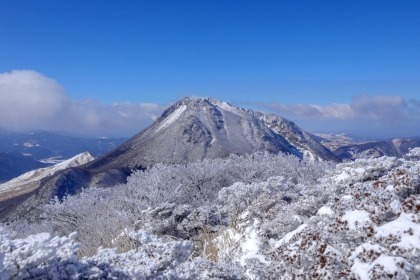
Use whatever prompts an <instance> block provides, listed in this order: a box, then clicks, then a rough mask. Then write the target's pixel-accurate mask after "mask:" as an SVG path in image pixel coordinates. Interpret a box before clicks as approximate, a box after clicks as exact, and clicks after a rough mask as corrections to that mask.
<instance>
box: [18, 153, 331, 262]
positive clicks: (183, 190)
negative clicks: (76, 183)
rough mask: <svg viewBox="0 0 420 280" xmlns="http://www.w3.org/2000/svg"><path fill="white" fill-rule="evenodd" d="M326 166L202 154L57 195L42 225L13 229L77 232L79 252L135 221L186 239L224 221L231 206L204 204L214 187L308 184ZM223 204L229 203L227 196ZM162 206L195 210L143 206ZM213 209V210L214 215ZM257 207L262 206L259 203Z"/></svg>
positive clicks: (265, 156)
mask: <svg viewBox="0 0 420 280" xmlns="http://www.w3.org/2000/svg"><path fill="white" fill-rule="evenodd" d="M331 167H332V166H331V165H330V164H329V163H320V162H316V163H311V162H306V161H301V160H300V159H298V158H296V157H294V156H290V155H284V154H278V155H273V154H269V153H256V154H252V155H247V156H243V157H240V156H236V155H231V156H230V157H228V158H224V159H205V160H202V161H198V162H193V163H189V164H187V165H180V164H173V165H168V164H158V165H156V166H154V167H152V168H151V169H149V170H146V171H138V172H136V173H134V174H133V175H132V176H131V177H129V178H128V182H127V184H125V185H119V186H116V187H114V188H112V189H111V188H108V189H102V188H89V189H86V190H84V191H83V192H82V193H80V194H78V195H75V196H67V197H65V198H64V199H63V201H61V202H60V201H58V199H56V200H54V201H52V202H51V204H49V205H47V206H45V207H44V209H43V211H42V215H41V219H42V220H41V225H35V224H34V225H33V226H26V227H23V226H22V224H23V223H22V222H21V221H19V222H17V223H15V225H13V228H15V229H19V230H20V231H19V232H21V233H22V236H23V235H25V234H31V233H36V232H42V231H49V232H51V233H53V234H57V235H67V234H69V233H71V232H73V231H77V232H78V233H79V237H78V242H80V244H81V249H80V251H79V254H81V255H92V254H94V253H95V252H96V248H98V247H99V246H102V247H113V246H116V244H115V240H114V238H115V236H117V235H118V234H119V233H121V232H122V231H123V229H124V228H130V227H131V228H132V227H133V226H134V224H137V225H141V224H144V225H143V226H141V227H140V226H138V228H142V229H146V230H150V231H151V232H154V233H156V234H167V235H173V236H177V237H178V238H191V237H192V236H197V235H199V234H202V233H203V232H205V231H207V232H208V231H210V232H213V231H214V230H216V229H214V228H213V227H214V225H210V224H215V223H216V222H215V221H214V219H216V218H217V219H218V220H219V221H218V222H217V223H219V224H226V223H228V221H227V219H226V218H227V217H228V215H227V214H226V213H227V212H230V211H231V210H230V209H228V210H223V209H221V210H220V211H219V210H217V209H216V210H215V209H213V210H211V209H210V210H209V207H208V206H209V205H215V203H216V200H217V195H218V191H219V190H221V189H222V188H224V187H229V186H231V185H232V184H234V183H235V182H242V183H244V184H252V183H257V182H263V181H265V180H267V179H269V178H270V177H273V176H282V177H283V178H287V179H286V180H287V181H288V182H289V183H288V186H293V185H294V184H306V185H308V186H310V185H313V184H315V183H316V182H317V180H318V178H320V177H321V176H322V175H323V174H325V172H326V171H327V170H329V169H330V168H331ZM285 188H288V187H285ZM266 195H267V193H266ZM251 196H252V195H251ZM228 199H230V198H228ZM283 199H286V200H287V199H288V196H287V195H284V197H283ZM286 200H284V201H286ZM223 203H227V204H229V205H230V202H229V201H225V202H223ZM285 203H287V202H285ZM165 205H189V206H190V207H192V208H193V209H194V211H192V213H188V218H187V219H185V221H183V224H182V223H180V221H179V217H178V216H179V215H180V214H177V213H175V214H174V215H173V216H171V217H164V216H162V215H160V214H159V215H158V216H157V217H154V218H149V217H152V216H153V215H152V213H153V211H151V212H150V211H149V212H148V211H147V209H154V208H157V209H159V208H162V207H163V208H165V207H166V206H165ZM200 207H201V208H200ZM178 208H179V207H178ZM197 208H200V209H197ZM207 208H208V209H207ZM213 208H214V207H213ZM184 210H185V209H184ZM184 210H183V211H184ZM179 211H180V210H179ZM212 211H213V212H214V211H215V212H218V214H217V216H218V217H215V214H214V213H213V214H212V213H211V212H212ZM256 211H257V209H256ZM258 211H259V212H264V211H265V210H264V209H263V208H261V207H259V208H258ZM155 212H159V211H158V210H156V211H155ZM161 212H162V211H161ZM147 213H148V214H147ZM162 213H164V212H162ZM182 215H184V214H182ZM182 215H181V216H182ZM219 216H220V217H219ZM222 216H223V219H222ZM230 217H232V215H230ZM180 228H181V229H182V230H180ZM119 242H120V247H121V251H124V250H128V249H131V248H132V244H131V243H130V242H125V241H122V239H121V238H120V239H119Z"/></svg>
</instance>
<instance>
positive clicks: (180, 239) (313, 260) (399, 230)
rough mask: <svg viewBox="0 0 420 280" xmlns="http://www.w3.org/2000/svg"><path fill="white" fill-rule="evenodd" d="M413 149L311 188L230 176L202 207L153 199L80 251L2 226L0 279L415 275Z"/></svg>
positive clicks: (418, 199)
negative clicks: (91, 248) (126, 223)
mask: <svg viewBox="0 0 420 280" xmlns="http://www.w3.org/2000/svg"><path fill="white" fill-rule="evenodd" d="M419 155H420V149H417V150H413V151H411V153H410V155H409V156H407V158H406V159H397V158H390V157H382V158H377V159H369V160H357V161H354V162H348V163H342V164H338V165H337V166H336V167H335V168H333V169H332V170H330V171H328V172H327V174H326V175H324V176H322V177H321V178H319V179H318V180H317V182H316V181H314V182H316V183H314V184H313V185H305V184H303V183H304V182H305V181H298V180H296V178H294V177H288V176H287V175H285V176H273V177H270V178H268V179H265V180H263V181H259V182H251V183H249V182H248V183H243V182H237V183H235V184H233V185H230V186H227V187H222V188H221V189H220V190H219V191H218V193H217V196H216V198H215V199H214V200H212V205H195V204H194V203H193V202H191V203H190V204H185V203H184V204H181V203H179V204H177V203H174V202H170V201H166V202H162V203H161V204H158V205H155V206H153V207H149V208H147V209H144V210H141V211H140V212H139V213H140V214H137V217H138V221H136V222H135V223H134V224H133V225H132V227H130V228H125V229H124V230H122V231H120V232H119V233H118V234H115V235H114V236H113V238H112V240H111V241H112V242H110V244H108V246H104V247H108V248H98V250H97V252H96V253H94V254H93V255H91V256H84V257H80V256H78V254H77V252H78V250H79V249H78V248H79V246H78V242H80V240H82V239H80V237H78V235H77V234H76V233H70V232H69V233H68V235H67V237H66V236H64V237H54V236H53V235H51V234H49V233H38V234H33V235H29V236H26V237H25V236H21V237H17V236H16V234H17V233H14V232H13V231H12V229H8V228H6V227H5V226H3V227H2V228H1V229H0V271H2V272H1V273H0V278H1V279H9V278H15V279H23V278H35V277H40V276H43V277H47V278H48V277H49V278H57V279H59V278H61V279H63V278H69V279H77V278H79V279H80V278H85V279H97V278H101V277H103V278H109V279H221V278H222V279H333V278H336V279H420V213H419V212H420V183H419V182H420V178H419V176H420V175H419V174H420V162H419V160H418V156H419ZM251 169H252V168H251ZM174 170H175V169H174ZM290 173H292V172H290ZM152 174H153V173H150V176H152ZM171 176H172V175H171ZM173 182H175V181H173ZM306 182H309V181H306ZM175 187H176V186H175ZM127 188H129V186H127ZM176 189H177V190H178V191H179V190H181V189H182V188H180V187H179V186H178V187H176ZM107 192H110V190H107ZM99 194H100V193H96V194H95V197H96V198H95V199H96V200H95V203H92V206H89V205H88V206H86V207H87V208H88V209H89V211H90V212H95V211H97V216H96V219H101V215H100V213H101V212H100V211H99V210H100V209H106V208H100V207H101V206H100V204H101V201H104V202H103V203H104V205H105V204H106V206H108V207H109V206H110V201H112V200H106V197H107V195H106V194H105V191H104V192H102V194H103V195H99ZM113 195H115V194H113ZM111 196H112V195H111ZM111 196H109V197H111ZM87 197H89V195H88V194H86V195H85V196H80V198H79V200H82V202H81V203H82V204H83V205H85V204H86V201H85V200H83V199H86V198H87ZM92 197H93V196H92ZM127 199H128V196H127ZM74 201H76V200H74ZM127 201H128V200H127ZM82 204H80V205H82ZM119 204H120V205H121V204H122V203H119ZM65 205H66V204H65V203H64V204H60V205H56V206H51V207H50V208H49V209H50V210H54V209H55V211H57V212H58V211H60V209H61V208H60V207H63V206H65ZM127 205H128V204H127ZM127 205H126V206H127ZM54 207H55V208H54ZM95 207H99V208H95ZM112 207H114V208H112V209H113V210H114V211H118V207H117V205H115V206H114V205H112ZM77 209H79V212H80V213H79V214H84V213H88V212H84V211H85V210H84V209H83V208H82V207H81V206H78V208H77ZM120 209H123V208H120ZM132 209H133V208H132ZM86 211H87V210H86ZM102 214H104V213H102ZM126 215H128V212H127V213H124V212H119V214H118V215H117V216H118V217H119V219H120V220H122V219H124V217H125V216H126ZM63 217H64V216H63ZM106 218H107V219H108V220H109V219H112V215H111V214H109V215H108V214H106ZM104 221H106V220H104ZM56 222H57V221H56ZM53 225H54V224H53ZM55 225H61V226H63V224H58V223H55ZM107 226H110V227H112V226H114V228H115V227H116V226H117V223H114V224H111V225H107ZM14 228H15V229H17V228H19V227H18V226H16V225H15V226H14ZM104 228H105V227H104ZM80 230H81V231H82V230H83V229H82V228H81V229H80ZM100 230H101V231H100V232H101V233H103V232H104V230H103V229H100ZM80 234H83V232H80ZM104 236H105V235H102V236H101V238H103V237H104ZM92 238H94V237H92ZM83 240H84V239H83ZM121 244H123V245H121ZM81 245H83V244H81ZM112 247H115V248H112ZM124 248H125V249H124Z"/></svg>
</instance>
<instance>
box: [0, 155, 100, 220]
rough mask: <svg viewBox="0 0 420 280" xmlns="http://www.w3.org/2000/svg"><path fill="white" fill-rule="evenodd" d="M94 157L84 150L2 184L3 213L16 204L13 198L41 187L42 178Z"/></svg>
mask: <svg viewBox="0 0 420 280" xmlns="http://www.w3.org/2000/svg"><path fill="white" fill-rule="evenodd" d="M93 159H94V158H93V157H92V156H91V155H90V154H89V153H88V152H84V153H81V154H79V155H77V156H74V157H72V158H70V159H68V160H65V161H63V162H61V163H58V164H56V165H53V166H49V167H44V168H39V169H35V170H32V171H29V172H26V173H24V174H22V175H20V176H19V177H17V178H14V179H12V180H10V181H8V182H6V183H3V184H0V213H1V215H3V214H4V212H5V211H6V212H7V211H8V209H7V208H8V207H10V206H11V205H14V203H15V202H14V201H13V198H15V197H19V196H24V195H27V194H29V193H32V192H34V191H36V190H37V189H38V188H39V187H40V185H41V182H42V180H44V179H46V178H48V177H50V176H53V175H55V174H57V173H58V172H59V171H62V170H65V169H67V168H71V167H77V166H80V165H83V164H85V163H87V162H89V161H92V160H93Z"/></svg>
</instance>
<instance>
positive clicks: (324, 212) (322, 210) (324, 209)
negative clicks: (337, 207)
mask: <svg viewBox="0 0 420 280" xmlns="http://www.w3.org/2000/svg"><path fill="white" fill-rule="evenodd" d="M318 215H327V216H332V215H334V211H333V210H332V209H331V208H330V207H328V206H322V207H321V208H319V210H318Z"/></svg>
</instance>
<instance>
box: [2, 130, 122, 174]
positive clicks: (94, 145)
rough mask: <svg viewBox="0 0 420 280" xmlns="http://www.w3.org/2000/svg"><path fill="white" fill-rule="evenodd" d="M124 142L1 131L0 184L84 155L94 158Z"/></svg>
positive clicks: (37, 132)
mask: <svg viewBox="0 0 420 280" xmlns="http://www.w3.org/2000/svg"><path fill="white" fill-rule="evenodd" d="M124 141H125V139H123V138H118V139H115V138H109V139H108V138H86V137H77V136H70V135H66V134H61V133H56V132H49V131H35V132H27V133H22V132H12V131H7V130H4V129H0V182H5V181H8V180H10V179H12V178H15V177H17V176H19V175H21V174H23V173H25V172H27V171H30V170H33V169H37V168H42V167H46V166H49V165H52V164H56V163H59V162H61V161H63V160H66V159H69V158H71V157H73V156H75V155H77V154H80V153H83V152H85V151H89V153H91V154H92V155H93V156H95V157H97V156H100V155H102V154H104V153H106V152H108V151H109V150H111V149H112V148H114V147H116V146H118V145H119V144H121V143H122V142H124Z"/></svg>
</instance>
